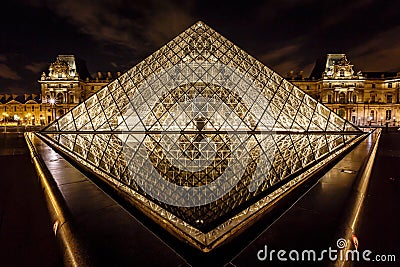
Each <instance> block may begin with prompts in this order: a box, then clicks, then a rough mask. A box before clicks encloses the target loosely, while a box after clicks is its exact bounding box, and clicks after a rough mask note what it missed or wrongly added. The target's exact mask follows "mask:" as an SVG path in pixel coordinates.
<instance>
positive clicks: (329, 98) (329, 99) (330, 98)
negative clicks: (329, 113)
mask: <svg viewBox="0 0 400 267" xmlns="http://www.w3.org/2000/svg"><path fill="white" fill-rule="evenodd" d="M328 103H329V104H330V103H332V95H328Z"/></svg>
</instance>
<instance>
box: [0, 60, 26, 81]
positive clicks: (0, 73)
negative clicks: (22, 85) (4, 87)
mask: <svg viewBox="0 0 400 267" xmlns="http://www.w3.org/2000/svg"><path fill="white" fill-rule="evenodd" d="M0 77H1V78H3V79H8V80H20V79H21V77H20V76H19V75H18V73H17V72H16V71H14V70H12V69H11V68H10V67H9V66H7V65H6V64H3V63H0Z"/></svg>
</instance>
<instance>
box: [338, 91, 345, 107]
mask: <svg viewBox="0 0 400 267" xmlns="http://www.w3.org/2000/svg"><path fill="white" fill-rule="evenodd" d="M345 100H346V95H345V93H343V92H341V93H340V94H339V103H340V104H344V103H345Z"/></svg>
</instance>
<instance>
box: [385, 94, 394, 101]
mask: <svg viewBox="0 0 400 267" xmlns="http://www.w3.org/2000/svg"><path fill="white" fill-rule="evenodd" d="M392 101H393V96H392V95H387V96H386V103H392Z"/></svg>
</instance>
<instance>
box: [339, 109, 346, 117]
mask: <svg viewBox="0 0 400 267" xmlns="http://www.w3.org/2000/svg"><path fill="white" fill-rule="evenodd" d="M338 115H339V116H340V117H342V118H344V116H345V115H346V112H345V111H344V110H343V109H339V110H338Z"/></svg>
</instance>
